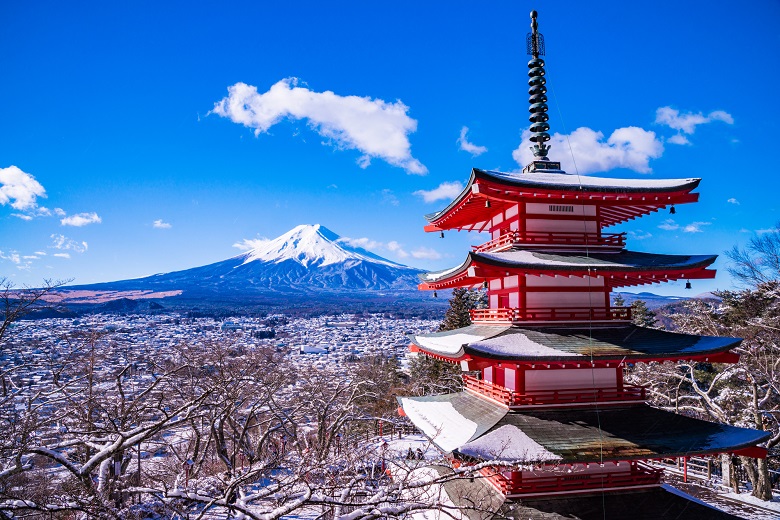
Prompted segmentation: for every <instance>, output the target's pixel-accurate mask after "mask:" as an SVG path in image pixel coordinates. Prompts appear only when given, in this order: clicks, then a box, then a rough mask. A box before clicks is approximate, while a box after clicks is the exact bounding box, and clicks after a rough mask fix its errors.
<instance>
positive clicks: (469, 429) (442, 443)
mask: <svg viewBox="0 0 780 520" xmlns="http://www.w3.org/2000/svg"><path fill="white" fill-rule="evenodd" d="M401 406H402V407H403V409H404V413H405V414H406V416H407V417H409V419H410V420H411V421H412V422H413V423H414V425H415V426H417V427H418V428H420V429H421V430H422V431H423V433H424V434H425V435H427V436H428V437H429V438H430V439H431V440H433V442H435V443H436V445H437V446H439V447H440V448H441V449H443V450H444V451H448V452H449V451H452V450H454V449H455V448H457V447H459V446H462V445H463V444H464V443H466V442H468V440H469V439H471V437H473V436H474V434H475V433H477V423H475V422H474V421H470V420H469V419H466V418H465V417H463V416H462V415H461V414H460V413H458V410H456V409H455V408H454V407H453V406H452V403H440V402H430V401H429V402H426V401H415V400H412V399H410V398H402V399H401Z"/></svg>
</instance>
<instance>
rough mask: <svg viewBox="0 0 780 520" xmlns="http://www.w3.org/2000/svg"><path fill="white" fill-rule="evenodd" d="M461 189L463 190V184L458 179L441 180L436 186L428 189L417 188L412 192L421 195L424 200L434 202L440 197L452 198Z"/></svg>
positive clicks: (440, 198)
mask: <svg viewBox="0 0 780 520" xmlns="http://www.w3.org/2000/svg"><path fill="white" fill-rule="evenodd" d="M461 191H463V184H461V183H460V182H458V181H455V182H442V183H441V184H439V187H438V188H434V189H432V190H429V191H426V190H417V191H415V192H414V195H418V196H420V197H422V198H423V200H424V201H425V202H435V201H437V200H442V199H444V200H449V199H454V198H455V197H457V196H458V195H459V194H460V192H461Z"/></svg>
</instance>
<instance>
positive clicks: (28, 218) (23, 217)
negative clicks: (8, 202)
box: [11, 213, 33, 220]
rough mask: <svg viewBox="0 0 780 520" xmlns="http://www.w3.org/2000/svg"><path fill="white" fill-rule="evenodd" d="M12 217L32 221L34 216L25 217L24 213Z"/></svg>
mask: <svg viewBox="0 0 780 520" xmlns="http://www.w3.org/2000/svg"><path fill="white" fill-rule="evenodd" d="M11 216H12V217H16V218H20V219H22V220H32V219H33V217H32V215H25V214H24V213H11Z"/></svg>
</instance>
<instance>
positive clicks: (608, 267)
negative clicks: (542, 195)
mask: <svg viewBox="0 0 780 520" xmlns="http://www.w3.org/2000/svg"><path fill="white" fill-rule="evenodd" d="M716 258H717V255H662V254H655V253H640V252H636V251H625V250H624V251H621V252H619V253H604V252H594V253H590V254H584V253H566V252H563V253H542V252H539V251H525V250H517V251H503V252H499V253H475V252H470V253H469V254H468V256H467V257H466V260H465V261H464V262H463V263H462V264H460V265H459V266H457V267H451V268H449V269H445V270H443V271H435V272H429V273H423V274H421V275H420V279H422V280H423V281H426V282H436V281H440V280H443V279H446V278H448V277H450V276H452V275H455V274H459V273H461V272H463V271H465V270H466V269H468V268H469V267H470V266H471V265H472V264H474V263H482V264H487V265H494V266H499V267H509V268H514V269H528V270H534V271H539V270H550V271H588V270H591V271H593V270H595V271H613V272H642V271H655V270H666V269H694V268H697V267H707V266H708V265H710V264H712V263H713V262H714V261H715V259H716Z"/></svg>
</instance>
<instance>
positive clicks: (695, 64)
mask: <svg viewBox="0 0 780 520" xmlns="http://www.w3.org/2000/svg"><path fill="white" fill-rule="evenodd" d="M114 4H117V5H114ZM160 4H161V3H159V2H148V3H143V2H132V3H129V2H128V3H118V2H93V3H78V2H75V3H64V2H49V3H46V2H21V1H14V2H3V3H2V4H0V24H2V30H0V70H2V71H3V80H2V81H0V99H1V100H2V102H0V275H2V276H6V277H9V278H10V279H11V280H12V281H13V282H14V283H16V284H18V285H21V284H30V285H35V284H37V283H39V282H40V281H41V280H42V279H44V278H59V279H62V278H67V279H70V278H72V279H74V283H91V282H99V281H109V280H116V279H124V278H132V277H138V276H144V275H148V274H153V273H157V272H167V271H172V270H177V269H184V268H187V267H194V266H198V265H203V264H206V263H210V262H214V261H218V260H222V259H225V258H227V257H230V256H233V255H235V254H238V253H240V252H241V249H240V247H236V246H243V245H245V244H247V243H248V242H247V241H252V240H262V239H264V238H273V237H275V236H278V235H280V234H282V233H284V232H285V231H287V230H289V229H291V228H292V227H294V226H296V225H298V224H302V223H310V224H314V223H320V224H323V225H325V226H327V227H328V228H330V229H332V230H333V231H335V232H337V233H339V234H340V235H342V236H344V237H348V238H350V239H352V240H354V241H355V242H357V243H360V244H362V245H365V246H369V248H370V249H372V250H373V251H375V252H376V253H378V254H380V255H382V256H385V257H387V258H390V259H392V260H396V261H400V262H402V263H405V264H408V265H413V266H416V267H421V268H430V269H441V268H446V267H449V266H452V265H455V264H458V263H460V262H461V261H462V259H463V258H464V255H465V253H466V251H467V250H468V248H469V245H470V244H472V243H479V242H483V241H485V240H487V238H485V237H484V236H477V235H475V234H473V233H472V234H467V233H456V232H451V233H448V234H447V237H446V238H445V239H444V240H442V239H440V238H438V236H437V235H435V234H426V233H424V232H423V231H422V227H423V225H424V224H425V221H424V219H423V215H424V214H426V213H430V212H432V211H434V210H437V209H440V208H441V207H443V206H444V205H446V203H447V202H448V200H445V199H439V200H431V199H435V198H436V197H435V196H436V194H440V195H442V196H444V195H446V194H447V193H448V192H452V191H453V189H454V188H456V187H457V185H456V184H455V183H458V182H459V183H464V182H465V181H466V180H467V178H468V175H469V172H470V169H471V168H472V167H479V168H484V169H499V170H504V171H512V170H516V169H518V168H519V167H520V166H519V164H518V162H517V160H516V158H518V159H519V160H520V161H522V160H523V158H522V157H520V153H519V152H516V151H517V150H520V151H523V150H524V149H526V148H527V146H528V145H529V143H527V142H523V141H522V140H521V136H522V133H523V131H524V130H525V129H526V128H527V126H528V122H527V117H526V114H527V105H528V102H527V94H526V89H527V87H526V79H527V78H526V70H527V68H526V62H527V60H528V57H527V56H526V54H525V36H526V33H527V32H528V31H529V28H528V24H529V18H528V12H529V11H530V10H531V9H532V8H536V9H537V10H538V11H539V24H540V30H541V32H542V33H543V34H544V36H545V38H546V46H547V55H546V56H545V58H546V62H547V68H548V86H549V87H550V88H551V93H550V113H551V120H550V124H551V126H552V132H553V133H556V132H557V133H559V134H561V135H563V134H570V135H571V137H570V141H571V142H572V143H573V146H574V147H575V148H576V149H575V157H577V163H578V166H579V167H580V170H581V172H582V170H585V171H587V172H589V173H591V174H597V175H603V176H618V177H629V178H675V177H702V178H703V181H702V184H701V186H700V188H699V191H700V193H701V202H700V203H698V204H694V205H685V206H681V207H678V212H677V214H676V215H675V216H674V217H672V216H671V215H668V214H653V215H651V216H648V217H644V218H643V219H640V220H639V221H636V222H631V223H629V224H626V225H623V226H618V227H616V228H611V229H610V231H611V230H612V229H614V231H627V232H629V234H630V238H629V247H630V248H631V249H634V250H640V251H654V252H662V253H690V254H706V253H718V254H721V253H723V251H725V250H727V249H729V248H730V247H731V246H732V245H734V244H737V243H745V242H746V241H747V240H748V239H749V238H750V237H751V236H755V235H754V234H755V233H757V232H759V233H760V232H761V230H766V229H769V228H772V227H773V226H774V224H775V223H776V222H777V221H778V220H780V202H778V198H777V196H776V194H775V193H774V190H773V188H776V187H778V186H780V181H779V180H778V174H777V159H776V157H775V156H774V155H775V154H773V153H772V152H773V150H774V149H775V147H776V143H777V141H778V137H780V128H778V125H780V123H779V121H780V108H779V107H780V104H778V101H777V97H776V85H778V84H779V83H780V78H779V77H778V76H779V75H780V68H779V67H777V63H778V58H779V57H780V52H778V51H780V32H778V31H777V24H778V22H779V21H780V4H778V3H777V2H770V1H764V2H746V3H743V4H740V7H739V8H735V7H734V4H733V3H729V2H725V1H723V2H717V1H716V2H712V1H707V2H704V1H702V2H604V3H600V4H599V5H598V6H594V4H592V3H585V2H561V1H549V0H547V1H545V2H525V1H523V2H517V1H511V2H510V1H506V2H500V1H495V2H490V3H489V4H485V3H482V4H477V3H466V2H404V1H395V2H388V3H379V2H338V3H335V4H333V3H322V2H298V3H283V2H230V3H218V2H214V3H205V2H181V3H168V4H166V5H160ZM486 6H487V7H486ZM294 78H297V79H294ZM245 107H249V108H245ZM659 109H660V110H659ZM464 127H466V128H468V130H467V131H466V133H465V134H464V130H463V128H464ZM616 131H617V132H616ZM599 133H600V134H599ZM461 136H464V137H465V138H464V139H461ZM513 152H515V153H514V154H513ZM568 155H569V150H568V149H566V148H565V147H564V146H563V145H561V144H560V143H558V144H557V145H555V146H554V148H553V150H552V152H551V158H552V159H554V160H555V159H557V160H563V161H564V164H566V161H567V160H568V158H567V156H568ZM12 167H15V168H12ZM442 186H443V187H442ZM437 188H440V189H439V191H435V190H436V189H437ZM426 199H427V200H429V202H426ZM672 218H673V220H670V219H672ZM726 262H727V261H726V259H725V258H723V257H722V258H721V259H719V260H718V263H717V264H716V266H717V267H718V268H719V275H718V278H717V279H716V280H715V281H694V291H693V292H694V293H698V292H704V291H707V290H712V289H715V288H728V287H730V286H731V281H730V279H729V278H728V274H727V273H726V270H725V267H726V265H727V263H726ZM639 290H649V291H653V292H657V293H661V294H684V292H685V291H684V289H683V283H682V282H679V283H677V284H669V285H665V286H645V287H642V288H639Z"/></svg>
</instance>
